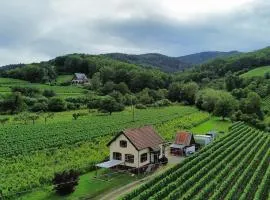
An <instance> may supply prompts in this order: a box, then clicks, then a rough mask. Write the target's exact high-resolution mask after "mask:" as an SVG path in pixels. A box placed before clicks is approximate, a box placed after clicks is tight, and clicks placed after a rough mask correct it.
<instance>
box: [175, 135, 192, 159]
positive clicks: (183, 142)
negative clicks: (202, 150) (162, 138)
mask: <svg viewBox="0 0 270 200" xmlns="http://www.w3.org/2000/svg"><path fill="white" fill-rule="evenodd" d="M195 145H196V143H195V140H194V137H193V134H192V133H189V132H186V131H181V132H179V133H177V134H176V137H175V141H174V143H173V144H171V145H170V152H171V154H172V155H175V156H184V155H187V154H188V153H190V152H191V153H193V152H195Z"/></svg>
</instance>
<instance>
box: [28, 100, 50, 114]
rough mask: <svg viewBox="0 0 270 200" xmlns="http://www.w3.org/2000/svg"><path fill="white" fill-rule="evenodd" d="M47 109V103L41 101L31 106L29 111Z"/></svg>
mask: <svg viewBox="0 0 270 200" xmlns="http://www.w3.org/2000/svg"><path fill="white" fill-rule="evenodd" d="M47 110H48V104H47V103H45V102H43V103H38V102H37V103H35V104H34V105H33V106H32V108H31V111H33V112H40V111H47Z"/></svg>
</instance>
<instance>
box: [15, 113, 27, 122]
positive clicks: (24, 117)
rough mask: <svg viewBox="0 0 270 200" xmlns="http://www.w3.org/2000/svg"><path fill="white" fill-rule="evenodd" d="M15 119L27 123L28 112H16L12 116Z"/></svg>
mask: <svg viewBox="0 0 270 200" xmlns="http://www.w3.org/2000/svg"><path fill="white" fill-rule="evenodd" d="M14 120H15V121H22V122H23V123H24V124H27V122H28V120H29V113H27V112H22V113H20V114H18V115H17V116H15V117H14Z"/></svg>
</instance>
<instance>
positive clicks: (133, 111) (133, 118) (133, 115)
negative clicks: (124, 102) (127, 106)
mask: <svg viewBox="0 0 270 200" xmlns="http://www.w3.org/2000/svg"><path fill="white" fill-rule="evenodd" d="M131 104H132V105H131V107H132V121H133V122H134V121H135V110H134V104H133V97H131Z"/></svg>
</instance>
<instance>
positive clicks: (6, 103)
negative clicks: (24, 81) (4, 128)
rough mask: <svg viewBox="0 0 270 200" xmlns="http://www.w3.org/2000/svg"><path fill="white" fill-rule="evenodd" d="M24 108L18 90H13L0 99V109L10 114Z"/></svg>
mask: <svg viewBox="0 0 270 200" xmlns="http://www.w3.org/2000/svg"><path fill="white" fill-rule="evenodd" d="M24 108H25V103H24V101H23V97H22V95H21V93H20V92H13V93H12V94H10V95H8V96H6V97H4V98H3V99H2V100H1V101H0V111H2V112H10V113H11V114H14V113H18V112H21V111H22V110H24Z"/></svg>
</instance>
